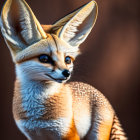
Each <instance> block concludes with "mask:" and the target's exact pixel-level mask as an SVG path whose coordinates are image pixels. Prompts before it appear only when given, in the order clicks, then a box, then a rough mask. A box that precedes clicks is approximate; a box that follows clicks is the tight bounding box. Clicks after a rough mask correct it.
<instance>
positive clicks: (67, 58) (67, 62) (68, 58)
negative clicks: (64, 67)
mask: <svg viewBox="0 0 140 140" xmlns="http://www.w3.org/2000/svg"><path fill="white" fill-rule="evenodd" d="M71 62H72V60H71V57H69V56H66V57H65V63H66V64H71Z"/></svg>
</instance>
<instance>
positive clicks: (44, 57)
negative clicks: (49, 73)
mask: <svg viewBox="0 0 140 140" xmlns="http://www.w3.org/2000/svg"><path fill="white" fill-rule="evenodd" d="M39 60H40V62H43V63H46V62H48V56H47V55H41V56H40V57H39Z"/></svg>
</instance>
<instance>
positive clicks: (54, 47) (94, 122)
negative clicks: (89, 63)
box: [1, 0, 127, 140]
mask: <svg viewBox="0 0 140 140" xmlns="http://www.w3.org/2000/svg"><path fill="white" fill-rule="evenodd" d="M96 18H97V3H96V2H95V1H91V2H89V3H87V4H85V5H83V6H82V7H80V8H79V9H77V10H75V11H74V12H72V13H71V14H69V15H67V16H65V17H64V18H62V19H60V20H59V21H57V22H56V23H55V24H53V25H41V24H40V23H39V21H38V20H37V19H36V17H35V15H34V14H33V12H32V10H31V9H30V7H29V6H28V4H27V3H26V2H25V1H24V0H7V1H6V3H5V5H4V7H3V10H2V13H1V31H2V34H3V36H4V39H5V41H6V43H7V46H8V48H9V49H10V52H11V55H12V58H13V61H14V63H15V67H16V82H15V90H14V98H13V115H14V119H15V122H16V124H17V126H18V128H19V129H20V130H21V132H22V133H23V134H24V135H25V136H26V137H27V138H28V139H29V140H61V139H62V140H80V139H86V140H108V139H111V140H114V139H121V140H125V139H127V138H126V136H125V133H124V132H123V129H122V128H121V125H120V123H119V120H118V118H117V116H116V114H115V112H114V110H113V108H112V107H111V105H110V103H109V102H108V100H107V99H106V98H105V97H104V96H103V95H102V94H101V93H100V92H99V91H98V90H97V89H95V88H94V87H92V86H90V85H88V84H84V83H82V82H71V83H67V84H66V83H65V82H66V81H67V80H69V79H70V76H71V72H72V70H73V61H74V60H75V58H76V56H77V55H78V54H79V45H80V44H81V43H82V42H83V41H84V40H85V39H86V37H87V36H88V34H89V33H90V31H91V29H92V27H93V26H94V24H95V21H96Z"/></svg>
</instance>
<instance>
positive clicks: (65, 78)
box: [45, 74, 67, 81]
mask: <svg viewBox="0 0 140 140" xmlns="http://www.w3.org/2000/svg"><path fill="white" fill-rule="evenodd" d="M45 75H46V76H48V77H50V78H51V79H53V80H55V81H63V80H67V78H64V79H55V78H53V77H52V76H50V75H48V74H45Z"/></svg>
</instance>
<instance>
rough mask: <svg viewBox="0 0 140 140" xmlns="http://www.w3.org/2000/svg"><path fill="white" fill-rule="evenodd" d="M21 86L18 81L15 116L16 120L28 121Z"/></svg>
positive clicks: (14, 99)
mask: <svg viewBox="0 0 140 140" xmlns="http://www.w3.org/2000/svg"><path fill="white" fill-rule="evenodd" d="M20 88H21V86H20V81H19V80H16V82H15V89H14V97H13V114H14V118H15V120H21V119H25V120H26V119H27V116H26V111H24V109H23V107H22V98H21V93H20V92H21V89H20Z"/></svg>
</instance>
